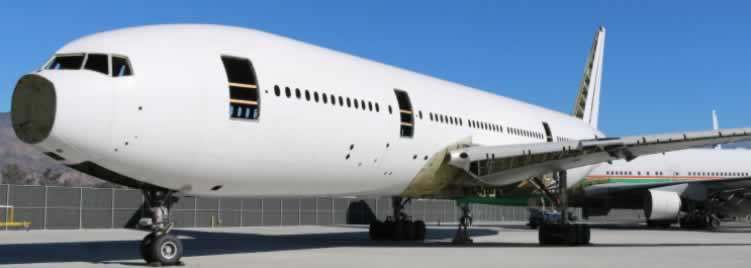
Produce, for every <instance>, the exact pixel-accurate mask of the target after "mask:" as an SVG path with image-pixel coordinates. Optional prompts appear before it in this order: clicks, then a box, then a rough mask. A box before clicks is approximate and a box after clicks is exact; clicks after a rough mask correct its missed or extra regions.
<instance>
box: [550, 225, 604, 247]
mask: <svg viewBox="0 0 751 268" xmlns="http://www.w3.org/2000/svg"><path fill="white" fill-rule="evenodd" d="M590 237H591V231H590V228H589V226H588V225H585V224H545V225H541V226H540V230H539V233H538V239H539V241H540V245H568V246H581V245H587V244H589V239H590Z"/></svg>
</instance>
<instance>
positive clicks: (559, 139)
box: [555, 136, 575, 142]
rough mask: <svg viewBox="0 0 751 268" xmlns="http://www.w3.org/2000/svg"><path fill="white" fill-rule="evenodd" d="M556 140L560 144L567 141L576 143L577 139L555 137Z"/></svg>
mask: <svg viewBox="0 0 751 268" xmlns="http://www.w3.org/2000/svg"><path fill="white" fill-rule="evenodd" d="M555 140H556V141H559V142H566V141H575V139H572V138H568V137H558V136H556V137H555Z"/></svg>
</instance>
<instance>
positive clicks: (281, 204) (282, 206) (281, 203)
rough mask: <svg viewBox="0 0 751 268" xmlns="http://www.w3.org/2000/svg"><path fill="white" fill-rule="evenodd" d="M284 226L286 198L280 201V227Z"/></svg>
mask: <svg viewBox="0 0 751 268" xmlns="http://www.w3.org/2000/svg"><path fill="white" fill-rule="evenodd" d="M282 225H284V198H282V199H279V226H282Z"/></svg>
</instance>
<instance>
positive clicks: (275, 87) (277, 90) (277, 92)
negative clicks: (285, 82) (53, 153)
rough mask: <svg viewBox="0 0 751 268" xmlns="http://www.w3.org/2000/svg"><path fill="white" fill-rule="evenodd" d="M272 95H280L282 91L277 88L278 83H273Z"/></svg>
mask: <svg viewBox="0 0 751 268" xmlns="http://www.w3.org/2000/svg"><path fill="white" fill-rule="evenodd" d="M274 95H276V96H277V97H279V96H280V95H282V91H281V90H279V86H278V85H274Z"/></svg>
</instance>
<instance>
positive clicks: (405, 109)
mask: <svg viewBox="0 0 751 268" xmlns="http://www.w3.org/2000/svg"><path fill="white" fill-rule="evenodd" d="M394 93H395V94H396V101H397V102H398V103H399V116H400V118H399V121H400V123H401V126H400V128H399V135H400V136H402V137H406V138H411V137H412V136H413V135H414V134H415V115H414V112H413V111H412V102H410V101H409V95H408V94H407V92H405V91H402V90H398V89H394Z"/></svg>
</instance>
